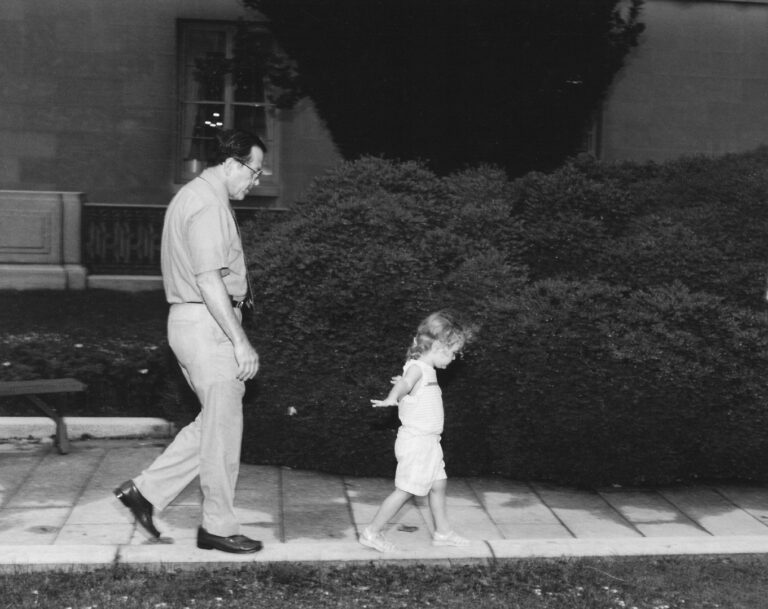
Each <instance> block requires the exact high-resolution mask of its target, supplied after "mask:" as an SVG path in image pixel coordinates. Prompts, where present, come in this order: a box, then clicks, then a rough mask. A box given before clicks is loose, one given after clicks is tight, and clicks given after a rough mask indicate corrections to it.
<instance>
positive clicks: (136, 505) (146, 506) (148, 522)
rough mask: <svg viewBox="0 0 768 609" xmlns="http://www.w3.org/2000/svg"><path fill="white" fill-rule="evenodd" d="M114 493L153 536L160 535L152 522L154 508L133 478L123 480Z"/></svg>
mask: <svg viewBox="0 0 768 609" xmlns="http://www.w3.org/2000/svg"><path fill="white" fill-rule="evenodd" d="M114 493H115V497H117V498H118V499H119V500H120V501H122V502H123V505H125V507H127V508H128V509H129V510H131V514H133V516H134V518H136V522H138V523H139V524H140V525H141V526H142V527H144V529H145V530H146V531H147V532H148V533H149V534H150V535H152V536H153V537H160V531H158V530H157V529H156V528H155V524H154V523H153V522H152V511H153V510H154V508H153V507H152V504H151V503H150V502H149V501H147V500H146V498H145V497H144V495H142V494H141V493H140V492H139V489H137V488H136V485H135V484H134V483H133V480H128V481H127V482H123V483H122V484H121V485H120V486H118V487H117V488H116V489H115V490H114Z"/></svg>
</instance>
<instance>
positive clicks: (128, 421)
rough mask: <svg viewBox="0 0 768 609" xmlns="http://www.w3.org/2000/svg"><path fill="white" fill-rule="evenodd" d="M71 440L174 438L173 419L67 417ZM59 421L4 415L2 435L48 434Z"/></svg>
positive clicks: (51, 433) (1, 419) (65, 419)
mask: <svg viewBox="0 0 768 609" xmlns="http://www.w3.org/2000/svg"><path fill="white" fill-rule="evenodd" d="M64 422H65V423H66V424H67V435H68V436H69V438H70V440H77V439H78V438H81V437H83V436H88V437H91V438H135V437H149V438H170V437H172V436H173V435H174V434H175V431H176V430H175V426H174V425H173V423H170V422H169V421H166V420H165V419H160V418H153V417H64ZM55 433H56V423H54V422H53V420H52V419H49V418H47V417H0V439H8V440H9V439H14V438H21V439H24V438H48V437H50V436H53V435H55Z"/></svg>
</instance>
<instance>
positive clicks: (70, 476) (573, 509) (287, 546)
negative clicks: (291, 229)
mask: <svg viewBox="0 0 768 609" xmlns="http://www.w3.org/2000/svg"><path fill="white" fill-rule="evenodd" d="M166 444H167V440H158V439H153V438H149V439H120V440H82V441H75V442H73V443H72V445H73V450H72V452H71V453H70V454H68V455H60V454H59V453H58V452H57V451H56V450H55V449H54V448H53V446H52V445H50V444H44V443H43V444H24V443H21V444H16V445H12V446H9V445H7V444H0V570H18V569H28V570H41V569H46V568H48V569H50V568H95V567H97V566H106V565H112V564H127V565H142V566H144V567H147V566H149V567H163V566H173V567H182V568H184V567H189V568H194V567H199V566H211V567H213V566H224V565H233V564H241V563H247V562H281V561H291V562H326V561H331V562H360V561H362V562H382V561H414V562H425V561H428V562H444V563H446V564H450V563H459V562H477V561H481V562H492V561H496V560H502V559H510V558H520V557H533V556H542V557H544V556H596V555H606V556H614V555H615V556H618V555H643V554H644V555H656V554H661V555H663V554H704V553H717V554H721V553H754V552H768V486H766V485H757V484H756V485H749V486H747V485H719V486H717V485H713V486H709V485H698V486H688V487H670V488H662V489H625V488H609V489H596V490H582V489H575V488H570V487H566V486H562V485H552V484H545V483H538V482H525V481H513V480H507V479H503V478H494V477H478V478H454V479H450V480H449V483H448V497H447V503H448V515H449V518H450V519H451V521H452V523H453V525H454V528H455V529H456V530H457V532H459V533H460V534H462V535H464V536H466V537H468V538H469V539H471V540H472V543H471V545H470V546H469V547H467V548H436V547H433V546H432V545H431V534H432V519H431V515H430V511H429V505H428V502H427V500H426V499H425V498H414V499H413V500H412V501H410V502H408V503H407V504H406V505H405V506H404V507H403V509H401V510H400V512H399V513H398V514H396V515H395V517H394V518H393V519H392V521H391V522H390V523H389V527H388V529H387V532H386V534H387V536H388V538H389V539H390V540H391V541H393V542H394V543H395V544H397V545H398V547H399V551H397V552H393V553H388V554H381V553H379V552H376V551H375V550H372V549H370V548H366V547H363V546H361V545H360V544H359V543H358V542H357V536H358V534H359V532H360V531H361V530H362V529H363V528H364V527H365V526H366V525H367V524H369V523H370V522H371V520H372V519H373V517H374V515H375V514H376V511H377V510H378V508H379V506H380V504H381V502H382V501H383V500H384V498H385V497H386V496H387V495H389V493H391V492H392V489H393V483H392V479H389V478H350V477H346V476H336V475H330V474H324V473H320V472H312V471H301V470H294V469H290V468H286V467H279V466H269V465H248V464H244V465H243V466H242V468H241V474H240V478H239V481H238V490H237V496H236V506H235V509H236V511H237V514H238V518H239V520H240V521H241V523H242V531H243V533H244V534H246V535H249V536H251V537H254V538H257V539H261V540H262V541H263V542H264V544H265V547H264V550H262V551H261V552H259V553H257V554H255V555H232V554H227V553H223V552H217V551H206V550H199V549H198V548H197V547H196V544H195V538H196V533H197V527H198V523H199V518H200V502H201V498H202V496H201V493H200V489H199V486H198V485H197V483H196V482H194V483H192V484H190V485H189V487H187V488H186V489H185V490H184V491H183V492H182V493H181V494H180V495H179V496H178V497H177V498H176V500H175V501H174V502H173V503H172V504H171V505H170V506H169V507H168V508H167V509H166V510H164V511H163V512H162V513H160V514H158V515H157V517H156V521H157V525H158V528H159V529H160V530H161V531H162V533H163V536H164V537H163V540H162V543H157V542H154V541H152V540H149V539H148V538H147V536H146V534H144V533H143V531H142V530H141V529H138V528H137V526H136V524H135V523H134V521H133V518H132V516H131V515H130V513H129V512H128V510H126V509H125V507H124V506H123V505H122V504H121V503H120V502H119V501H118V500H117V499H116V498H115V497H114V495H113V494H112V489H113V488H114V487H115V486H116V485H117V484H119V483H120V482H122V481H124V480H127V479H129V478H131V477H133V476H135V475H136V474H137V473H138V472H140V471H141V470H142V469H143V468H144V467H146V466H147V465H148V464H149V463H151V462H152V460H153V459H154V458H155V457H156V456H157V455H158V454H160V452H161V451H162V450H163V448H164V447H165V445H166Z"/></svg>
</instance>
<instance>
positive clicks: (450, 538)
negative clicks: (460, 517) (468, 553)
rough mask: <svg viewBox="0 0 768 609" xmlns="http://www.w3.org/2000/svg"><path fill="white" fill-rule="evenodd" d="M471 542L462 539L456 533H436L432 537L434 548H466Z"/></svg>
mask: <svg viewBox="0 0 768 609" xmlns="http://www.w3.org/2000/svg"><path fill="white" fill-rule="evenodd" d="M470 543H471V542H470V541H469V539H467V538H465V537H462V536H461V535H459V534H458V533H457V532H456V531H448V532H447V533H438V532H437V531H435V533H434V535H432V545H433V546H455V547H457V548H465V547H467V546H468V545H469V544H470Z"/></svg>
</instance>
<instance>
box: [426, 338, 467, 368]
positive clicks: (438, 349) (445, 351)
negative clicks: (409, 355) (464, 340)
mask: <svg viewBox="0 0 768 609" xmlns="http://www.w3.org/2000/svg"><path fill="white" fill-rule="evenodd" d="M463 346H464V345H463V344H461V343H456V344H453V345H450V346H448V345H444V344H443V343H441V342H440V341H439V340H438V341H435V342H434V343H432V348H431V349H430V354H431V355H432V365H433V366H434V367H435V368H447V367H448V365H449V364H450V363H451V362H452V361H453V360H455V359H456V354H457V353H458V352H459V351H461V348H462V347H463Z"/></svg>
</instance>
